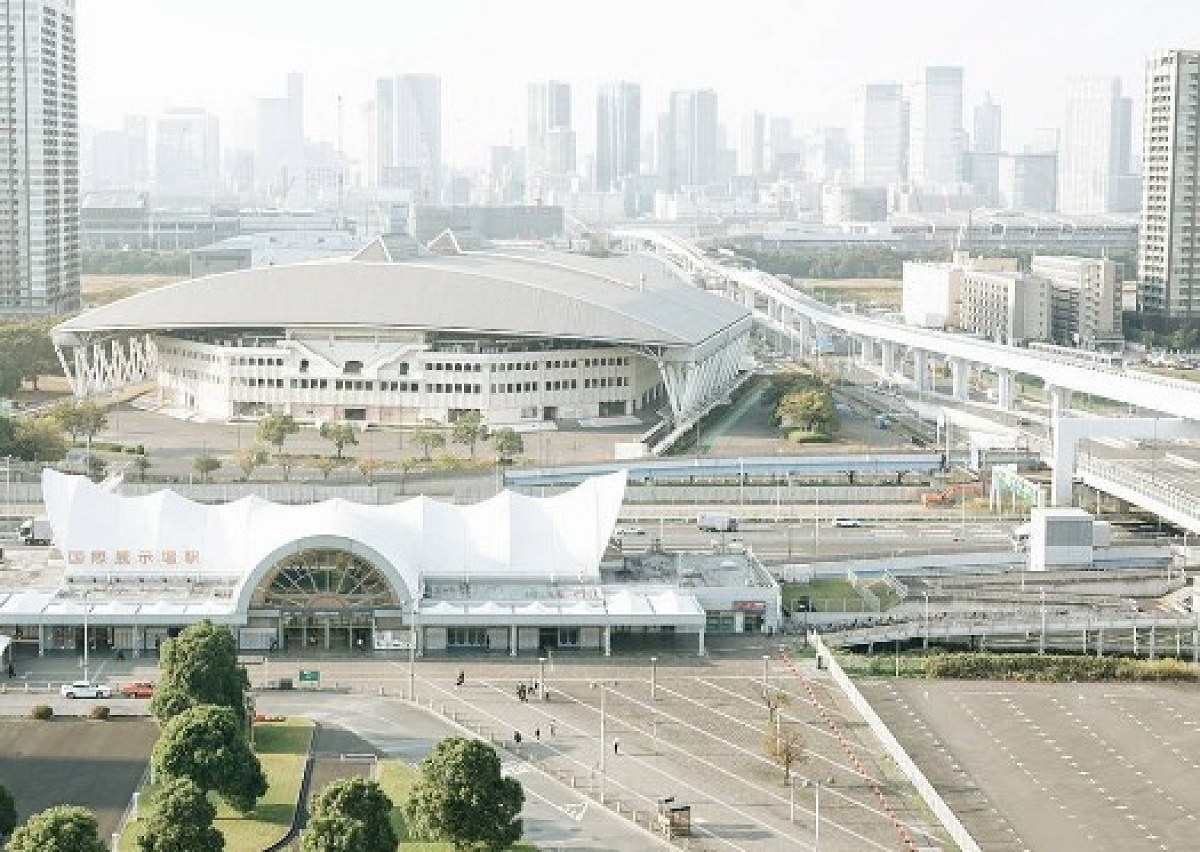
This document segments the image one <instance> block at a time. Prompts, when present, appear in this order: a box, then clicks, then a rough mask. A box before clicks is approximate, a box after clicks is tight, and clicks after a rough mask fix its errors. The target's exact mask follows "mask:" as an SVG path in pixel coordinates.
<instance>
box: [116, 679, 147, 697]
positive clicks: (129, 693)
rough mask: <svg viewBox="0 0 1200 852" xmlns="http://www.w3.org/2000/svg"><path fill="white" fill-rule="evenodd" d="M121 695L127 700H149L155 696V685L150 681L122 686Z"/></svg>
mask: <svg viewBox="0 0 1200 852" xmlns="http://www.w3.org/2000/svg"><path fill="white" fill-rule="evenodd" d="M121 694H122V695H124V696H125V697H126V698H149V697H150V696H152V695H153V694H154V684H152V683H151V682H150V681H148V680H137V681H134V682H133V683H123V684H121Z"/></svg>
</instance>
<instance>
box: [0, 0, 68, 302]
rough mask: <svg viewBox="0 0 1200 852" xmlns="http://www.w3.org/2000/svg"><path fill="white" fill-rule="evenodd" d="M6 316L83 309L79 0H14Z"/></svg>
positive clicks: (2, 288) (8, 61) (3, 236)
mask: <svg viewBox="0 0 1200 852" xmlns="http://www.w3.org/2000/svg"><path fill="white" fill-rule="evenodd" d="M4 18H5V21H4V27H5V38H4V39H3V40H2V42H0V43H2V47H0V50H3V56H4V81H3V89H2V93H3V103H4V105H5V113H4V119H3V121H2V122H0V157H2V158H3V162H4V169H3V183H2V184H0V186H2V187H3V192H2V195H0V204H2V205H3V209H2V210H0V316H36V315H42V314H61V313H67V312H70V311H75V310H78V309H79V118H78V107H77V94H76V82H75V2H74V0H6V2H5V4H4Z"/></svg>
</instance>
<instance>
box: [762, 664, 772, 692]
mask: <svg viewBox="0 0 1200 852" xmlns="http://www.w3.org/2000/svg"><path fill="white" fill-rule="evenodd" d="M770 665H771V655H770V654H763V678H762V680H763V685H762V690H763V695H766V694H767V686H768V680H767V678H768V676H769V669H768V667H769V666H770Z"/></svg>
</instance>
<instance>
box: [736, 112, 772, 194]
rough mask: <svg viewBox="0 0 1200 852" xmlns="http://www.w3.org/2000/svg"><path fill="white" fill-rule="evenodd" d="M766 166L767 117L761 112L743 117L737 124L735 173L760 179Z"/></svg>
mask: <svg viewBox="0 0 1200 852" xmlns="http://www.w3.org/2000/svg"><path fill="white" fill-rule="evenodd" d="M766 166H767V117H766V116H765V115H763V114H762V113H761V112H755V113H751V114H750V115H744V116H742V118H741V121H740V122H739V123H738V134H737V173H738V174H739V175H749V176H750V177H755V178H757V177H762V176H763V173H764V172H765V171H766Z"/></svg>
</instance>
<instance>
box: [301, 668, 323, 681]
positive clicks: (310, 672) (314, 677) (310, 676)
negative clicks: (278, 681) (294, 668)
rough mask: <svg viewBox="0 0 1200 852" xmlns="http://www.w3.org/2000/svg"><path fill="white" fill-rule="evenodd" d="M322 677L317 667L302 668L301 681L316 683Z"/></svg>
mask: <svg viewBox="0 0 1200 852" xmlns="http://www.w3.org/2000/svg"><path fill="white" fill-rule="evenodd" d="M320 679H321V673H320V672H319V671H317V670H316V669H301V670H300V682H301V683H316V682H317V681H319V680H320Z"/></svg>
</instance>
